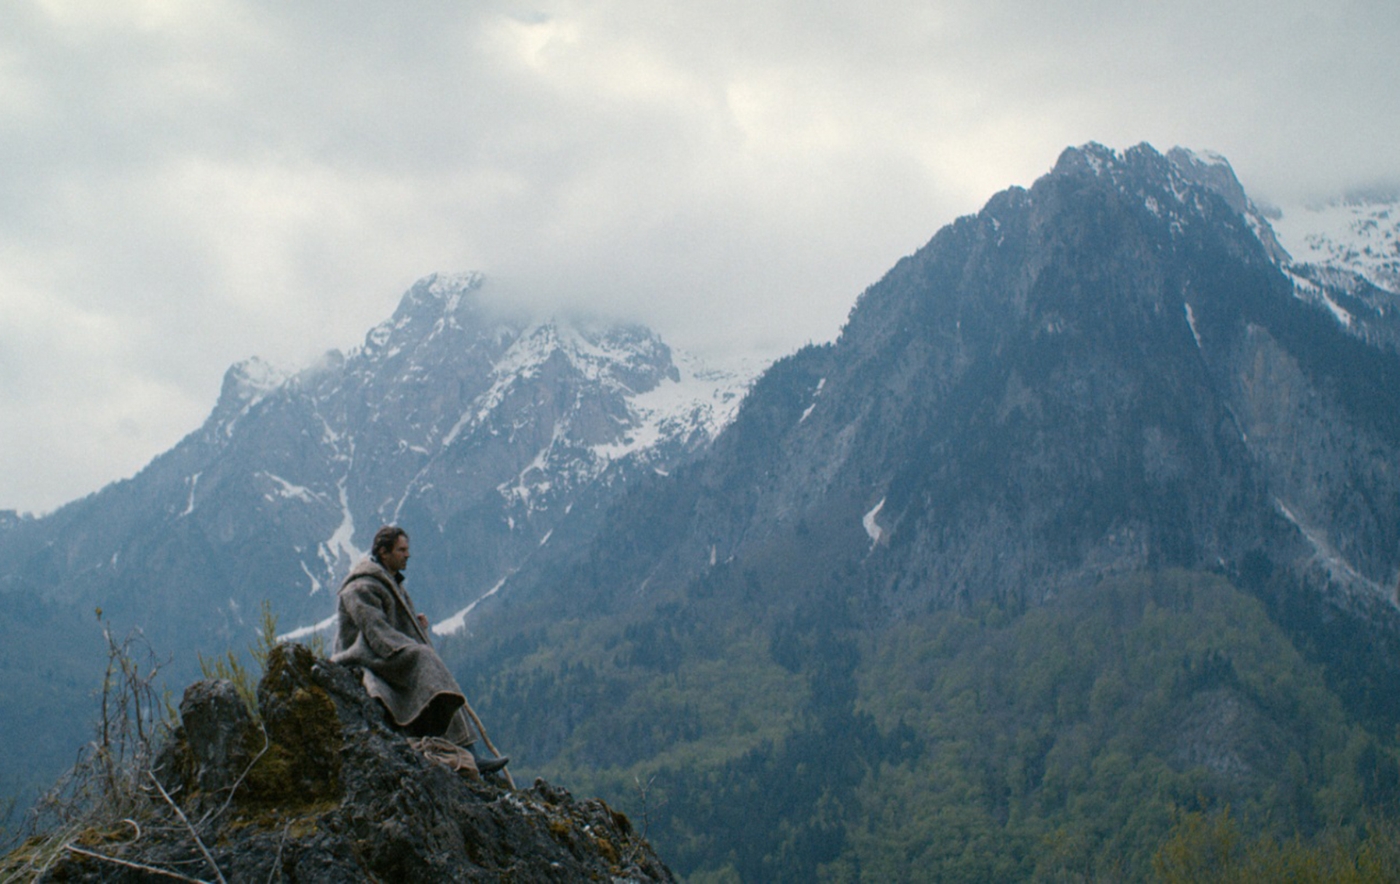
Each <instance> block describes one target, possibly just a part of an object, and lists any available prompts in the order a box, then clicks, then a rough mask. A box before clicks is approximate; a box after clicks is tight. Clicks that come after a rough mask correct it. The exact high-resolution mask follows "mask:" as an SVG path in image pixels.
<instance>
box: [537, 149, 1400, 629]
mask: <svg viewBox="0 0 1400 884" xmlns="http://www.w3.org/2000/svg"><path fill="white" fill-rule="evenodd" d="M1204 170H1209V171H1210V174H1209V175H1207V174H1205V171H1204ZM1202 182H1205V183H1202ZM1222 182H1223V183H1222ZM1227 184H1228V185H1229V186H1226V185H1227ZM1237 206H1238V207H1239V208H1237ZM1242 210H1243V211H1242ZM1292 269H1293V267H1292V265H1290V264H1288V263H1287V257H1286V253H1285V252H1283V250H1282V249H1281V248H1280V247H1279V246H1278V243H1277V241H1276V240H1275V239H1274V237H1273V236H1272V234H1271V233H1270V232H1269V230H1268V228H1267V225H1266V222H1265V221H1264V220H1263V219H1262V217H1261V216H1260V215H1258V214H1257V213H1256V212H1255V211H1254V210H1252V208H1251V204H1248V203H1247V201H1246V200H1245V197H1244V195H1243V190H1242V189H1241V188H1240V187H1239V184H1238V182H1237V181H1236V180H1235V178H1234V175H1233V173H1232V172H1230V170H1229V167H1228V165H1225V164H1223V162H1220V161H1215V162H1213V163H1206V162H1205V161H1202V160H1201V159H1200V158H1197V157H1195V156H1194V155H1190V154H1187V153H1185V152H1177V153H1175V154H1173V155H1172V156H1163V155H1161V154H1158V153H1157V152H1156V151H1154V150H1152V149H1151V148H1150V147H1147V146H1145V145H1144V146H1139V147H1137V148H1133V149H1130V150H1128V151H1126V152H1124V153H1121V154H1120V153H1117V152H1114V151H1112V150H1109V149H1107V148H1104V147H1101V146H1098V145H1088V146H1086V147H1084V148H1079V149H1071V150H1068V151H1066V152H1065V154H1064V155H1063V156H1062V157H1061V158H1060V160H1059V162H1058V163H1057V165H1056V167H1055V169H1054V170H1053V171H1052V172H1051V173H1050V174H1049V175H1047V176H1045V177H1044V178H1042V179H1041V180H1040V181H1038V182H1037V183H1036V184H1035V186H1034V187H1032V188H1031V189H1030V190H1022V189H1019V188H1012V189H1010V190H1008V191H1005V192H1003V193H1001V194H998V195H997V196H996V197H994V198H993V199H992V200H991V201H990V202H989V203H988V204H987V206H986V208H985V209H984V210H983V211H982V212H981V213H979V214H978V215H976V216H971V217H967V218H963V219H959V220H958V221H957V222H955V223H954V224H952V225H950V226H949V227H947V228H945V229H944V230H942V231H940V232H939V234H938V235H937V236H935V237H934V239H933V241H932V242H930V243H929V245H928V246H926V247H925V248H924V249H922V250H920V251H919V252H918V253H916V254H915V255H913V256H910V257H909V258H906V259H904V260H902V261H901V262H899V264H898V265H897V266H896V267H895V268H894V269H893V270H891V271H890V273H889V274H887V275H886V277H885V278H884V279H883V280H881V281H880V282H879V283H878V284H876V285H874V286H872V287H871V288H870V289H869V290H867V291H866V292H865V293H864V294H863V295H862V296H861V298H860V300H859V302H858V303H857V305H856V307H855V308H854V309H853V311H852V313H851V317H850V320H849V322H848V324H847V326H846V328H845V329H844V331H843V333H842V335H841V338H840V339H839V340H838V341H837V342H836V343H835V344H834V345H832V346H826V347H812V348H808V349H806V350H803V351H801V352H799V353H797V354H795V355H794V356H792V357H790V358H788V359H785V360H783V361H781V362H780V363H779V364H777V365H775V366H774V367H773V368H772V370H770V371H769V372H768V373H767V374H766V375H765V376H764V377H763V378H762V379H761V380H760V381H759V383H758V384H757V385H756V386H755V388H754V391H753V394H752V396H751V397H750V399H749V400H748V401H747V403H746V405H745V407H744V408H743V409H742V410H741V412H740V415H739V417H738V418H737V420H736V421H735V423H734V424H733V425H732V426H731V427H730V429H729V430H728V431H727V432H726V433H725V434H724V435H723V436H722V437H721V438H720V440H719V441H718V442H717V444H716V446H715V448H714V449H713V452H712V453H711V454H710V455H709V456H708V457H707V458H705V460H704V461H703V462H702V463H700V464H698V465H696V466H695V467H694V468H693V469H689V470H687V471H685V472H684V475H683V476H682V477H681V481H678V482H674V483H658V485H662V484H664V488H661V490H658V491H656V492H655V494H657V495H658V500H665V501H666V502H664V503H657V504H655V505H652V504H650V503H647V502H643V501H641V500H635V499H634V500H632V501H629V503H628V504H627V506H626V508H625V509H626V510H627V511H629V512H632V513H637V514H639V515H637V521H638V522H642V521H647V522H650V521H652V520H654V519H655V518H656V517H657V512H656V510H657V509H660V510H664V511H666V512H668V513H675V514H679V515H677V516H674V517H672V518H671V519H670V520H669V521H668V522H667V524H666V528H665V530H663V531H656V532H652V533H650V534H647V535H645V536H646V537H648V539H654V540H655V544H656V545H655V546H654V547H651V548H649V549H648V550H647V552H646V554H644V555H641V556H638V557H636V558H635V559H628V558H625V557H619V559H618V560H617V561H610V562H609V566H608V570H613V569H615V572H616V573H617V574H618V575H619V577H618V578H617V579H613V580H608V581H607V582H609V583H610V584H611V585H612V586H613V587H615V588H618V589H619V591H620V588H621V587H623V586H631V587H633V588H635V587H637V586H640V585H641V583H642V582H643V581H646V580H647V579H648V578H650V579H651V581H652V582H651V584H650V585H653V586H654V585H655V584H656V582H657V581H658V580H660V579H661V576H662V575H668V578H667V579H669V580H670V581H671V582H672V583H673V584H675V585H684V584H685V583H686V581H688V580H691V579H696V578H697V576H698V575H701V574H703V573H705V572H706V570H707V569H710V568H713V567H715V566H716V565H717V564H719V563H723V562H727V561H738V560H744V559H746V558H753V557H756V556H761V550H762V549H763V548H764V547H765V545H773V544H779V545H781V544H798V545H800V546H802V547H803V548H809V549H811V550H812V551H813V552H814V554H816V555H819V556H821V557H823V558H824V559H825V560H827V562H828V563H829V564H831V563H836V562H841V563H844V564H847V565H849V566H850V567H854V568H856V570H857V573H858V575H859V576H858V578H857V579H856V580H855V581H854V582H855V584H856V585H858V586H860V587H861V591H862V592H866V593H869V594H870V595H871V598H872V600H873V601H875V602H877V603H878V605H879V606H880V607H882V608H887V609H890V610H898V609H901V608H907V607H909V606H914V607H919V606H923V605H927V604H966V603H968V602H970V601H973V600H975V599H977V598H985V597H990V596H1001V595H1007V594H1010V595H1017V596H1022V595H1023V596H1026V600H1027V601H1028V602H1030V603H1035V602H1037V601H1039V600H1041V599H1043V598H1045V597H1048V596H1051V595H1053V594H1055V593H1057V592H1061V591H1064V589H1065V588H1066V587H1068V586H1071V585H1075V584H1078V583H1082V582H1083V581H1084V580H1086V579H1092V578H1093V577H1095V576H1097V575H1101V574H1104V573H1109V572H1113V571H1121V570H1125V569H1129V570H1130V569H1139V568H1144V567H1163V566H1182V567H1192V568H1210V569H1222V568H1223V569H1225V570H1227V571H1232V572H1238V571H1239V570H1240V569H1242V568H1244V567H1245V563H1246V560H1249V561H1251V562H1253V563H1254V564H1255V566H1260V567H1262V564H1261V563H1260V562H1259V560H1258V557H1259V556H1263V557H1264V558H1265V559H1267V560H1268V561H1269V562H1270V563H1272V565H1277V566H1279V567H1288V568H1294V569H1302V570H1304V571H1307V570H1315V571H1318V576H1319V579H1323V580H1324V581H1325V582H1328V583H1330V584H1331V585H1332V586H1333V588H1334V589H1335V590H1336V591H1337V593H1339V594H1341V595H1345V596H1346V597H1348V598H1350V599H1353V600H1354V601H1355V603H1356V604H1357V605H1359V606H1361V607H1363V608H1367V609H1368V610H1370V609H1375V611H1377V612H1379V611H1380V608H1379V607H1377V606H1378V605H1380V606H1384V605H1386V604H1388V597H1389V591H1390V587H1391V586H1392V585H1393V583H1394V577H1395V573H1396V570H1397V566H1400V534H1397V525H1400V484H1398V483H1397V477H1396V475H1395V472H1394V469H1393V466H1392V465H1393V464H1394V463H1396V462H1397V460H1396V455H1397V454H1400V451H1398V450H1397V449H1398V448H1400V434H1397V429H1400V425H1397V422H1396V419H1395V418H1394V417H1393V416H1394V415H1395V414H1397V413H1400V410H1397V407H1400V362H1398V361H1397V354H1396V351H1395V350H1394V349H1392V348H1390V347H1389V346H1386V345H1384V344H1383V343H1376V342H1374V339H1373V337H1372V336H1370V335H1368V334H1367V331H1366V330H1367V325H1366V324H1365V323H1364V322H1361V321H1357V320H1356V319H1355V317H1357V316H1359V315H1360V314H1361V312H1362V311H1361V310H1360V309H1359V307H1358V310H1357V312H1356V313H1353V314H1352V316H1353V321H1350V322H1343V321H1341V320H1340V319H1339V318H1338V316H1337V314H1336V313H1335V312H1334V311H1332V310H1330V309H1328V308H1327V307H1326V306H1325V303H1324V302H1323V300H1322V299H1320V298H1318V297H1315V295H1316V292H1315V291H1314V290H1313V288H1312V285H1313V284H1312V283H1306V284H1305V283H1296V284H1295V278H1294V277H1292V276H1290V275H1289V271H1291V270H1292ZM1327 295H1328V297H1333V298H1336V297H1340V294H1338V293H1336V292H1332V291H1328V292H1327ZM1389 298H1390V302H1389V304H1388V305H1386V306H1388V307H1390V308H1391V309H1390V310H1389V311H1386V312H1387V313H1390V312H1393V308H1394V306H1395V304H1394V302H1395V300H1396V296H1395V295H1393V294H1390V295H1389ZM1381 312H1382V311H1381V309H1379V308H1378V309H1377V310H1376V311H1374V314H1375V316H1376V317H1377V319H1381V318H1383V317H1382V316H1381ZM620 517H622V518H625V517H626V513H621V514H620ZM635 528H636V530H637V531H638V532H640V531H641V530H642V526H641V525H637V526H635ZM623 530H627V529H623ZM798 538H807V539H805V540H799V539H798ZM603 543H604V544H606V539H605V540H604V541H603ZM1251 557H1254V558H1251ZM633 561H635V562H636V563H637V564H636V565H635V567H634V566H633V564H632V562H633ZM658 562H659V565H658ZM1309 563H1311V564H1309ZM1272 565H1271V566H1272ZM551 579H555V578H551ZM598 579H599V580H600V581H602V580H603V579H604V578H603V576H602V574H601V573H600V574H599V577H598ZM838 582H839V583H840V584H841V585H842V586H843V587H845V588H847V589H849V586H850V582H851V581H849V580H847V579H845V578H842V579H840V580H839V581H838ZM1377 616H1382V615H1381V614H1379V613H1377Z"/></svg>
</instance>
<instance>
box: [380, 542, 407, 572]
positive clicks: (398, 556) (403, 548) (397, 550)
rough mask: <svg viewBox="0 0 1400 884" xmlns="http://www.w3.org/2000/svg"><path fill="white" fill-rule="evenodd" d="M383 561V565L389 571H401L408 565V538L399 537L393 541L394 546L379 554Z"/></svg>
mask: <svg viewBox="0 0 1400 884" xmlns="http://www.w3.org/2000/svg"><path fill="white" fill-rule="evenodd" d="M380 559H381V561H383V562H384V567H386V568H388V569H389V570H390V571H402V570H403V569H404V568H407V567H408V538H407V537H405V536H401V537H399V539H398V540H396V541H394V548H393V549H391V550H389V551H388V552H386V553H384V554H383V555H382V556H380Z"/></svg>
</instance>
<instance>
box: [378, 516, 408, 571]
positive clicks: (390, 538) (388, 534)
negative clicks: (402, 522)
mask: <svg viewBox="0 0 1400 884" xmlns="http://www.w3.org/2000/svg"><path fill="white" fill-rule="evenodd" d="M407 536H408V532H407V531H405V530H403V529H402V528H400V527H399V526H398V525H385V526H384V527H383V528H380V529H379V530H378V531H376V532H374V545H372V546H371V547H370V553H371V555H373V556H374V560H375V561H376V562H381V563H382V560H381V557H382V556H383V555H384V553H386V552H388V551H389V550H391V549H393V548H394V544H396V543H398V542H399V538H400V537H407Z"/></svg>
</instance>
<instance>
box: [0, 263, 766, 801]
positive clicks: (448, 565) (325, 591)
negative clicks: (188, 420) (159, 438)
mask: <svg viewBox="0 0 1400 884" xmlns="http://www.w3.org/2000/svg"><path fill="white" fill-rule="evenodd" d="M488 286H489V283H488V282H487V280H486V279H485V278H484V277H483V276H481V275H480V274H459V275H443V274H438V275H433V276H429V277H427V278H425V279H423V280H421V281H419V282H418V283H417V284H415V285H414V286H413V287H412V288H410V289H409V291H408V292H407V293H405V294H404V296H403V298H402V300H401V301H400V303H399V305H398V307H397V309H396V310H395V311H394V314H393V315H392V316H391V317H390V318H389V319H388V320H386V321H385V322H383V323H381V324H380V325H378V326H376V327H375V328H373V329H372V330H370V331H369V332H368V334H367V335H366V336H365V340H364V343H363V345H362V346H361V347H359V348H357V349H355V350H352V351H350V352H349V353H340V352H337V351H332V352H330V353H328V354H326V356H325V357H324V358H322V359H321V360H320V361H319V362H318V363H317V364H315V365H312V366H310V367H308V368H306V369H304V370H301V371H298V372H295V373H290V374H289V373H286V372H282V371H279V370H277V369H275V368H273V367H272V366H270V365H268V364H266V363H265V362H263V361H261V360H258V359H251V360H248V361H246V362H243V363H240V364H238V365H235V366H233V367H232V368H230V369H229V371H228V373H227V374H226V376H225V379H224V383H223V389H222V392H221V395H220V397H219V400H218V402H217V404H216V405H215V407H214V408H213V410H212V412H211V414H210V416H209V418H208V419H207V420H206V421H205V423H204V425H203V426H202V427H200V428H199V429H198V430H196V431H195V432H193V433H191V434H190V435H189V436H187V437H186V438H185V439H184V440H182V441H181V442H180V443H179V444H178V445H176V446H175V447H174V448H173V449H171V450H170V451H168V452H165V453H164V454H162V455H160V456H159V457H157V458H156V459H155V460H153V461H152V463H151V464H150V465H149V466H147V467H146V468H145V469H144V470H142V471H141V472H140V473H139V474H137V475H136V476H135V477H133V478H131V479H128V480H124V481H121V482H117V483H114V484H113V485H111V486H108V487H107V488H104V489H103V490H101V491H99V492H97V493H95V494H93V495H90V496H88V497H86V498H84V499H82V500H79V501H75V502H73V503H71V504H69V505H67V506H65V507H62V508H60V509H59V510H58V511H56V512H54V513H52V514H50V515H48V516H45V517H42V518H37V519H34V518H12V519H9V520H7V521H6V522H4V524H3V526H0V562H3V563H4V564H3V565H0V599H3V600H4V602H5V604H4V605H0V629H3V631H4V633H5V634H6V635H7V638H8V639H9V647H10V652H9V653H7V654H6V655H5V656H4V657H0V667H3V669H4V673H5V677H6V679H7V680H8V681H10V683H12V684H14V685H16V686H17V687H16V690H15V693H14V696H15V697H16V699H15V701H14V702H13V703H12V705H13V706H14V707H16V708H14V709H13V710H7V711H6V714H5V715H4V716H0V718H3V719H4V721H3V723H0V734H3V735H7V736H13V737H14V738H15V740H17V741H19V742H18V743H17V745H25V746H28V747H29V748H28V749H27V750H25V751H29V752H34V753H39V754H44V755H45V757H46V758H47V759H48V761H47V762H46V765H49V766H51V770H50V775H53V774H56V773H57V763H58V759H59V758H66V757H68V756H69V754H70V752H71V750H72V748H75V747H76V745H77V744H78V743H79V742H80V741H81V739H82V733H83V731H84V728H83V727H82V726H81V725H80V724H78V725H76V726H72V727H70V726H67V725H65V724H64V722H65V721H75V722H81V721H85V720H86V719H87V718H88V717H89V714H90V711H89V710H90V701H89V699H88V695H89V694H90V692H91V690H92V689H93V686H94V685H95V684H96V683H97V682H98V681H99V680H100V673H101V665H102V661H101V660H100V659H98V658H97V655H96V652H95V651H94V650H93V649H95V648H97V647H100V642H99V641H98V640H97V639H98V626H97V623H96V622H95V621H94V620H93V618H92V612H93V609H94V608H100V609H101V610H102V612H103V616H104V617H105V618H106V620H107V622H108V623H110V624H112V628H114V629H116V630H117V631H118V632H121V631H124V630H125V629H128V628H130V627H131V626H138V627H140V628H141V629H142V630H143V631H144V632H145V634H146V636H147V637H148V639H149V640H150V641H151V642H152V644H153V645H154V646H156V647H159V648H161V649H162V650H163V651H165V652H167V653H170V654H171V655H172V656H173V657H174V658H175V668H174V669H173V670H172V672H174V673H175V675H176V677H183V678H188V677H190V676H191V675H192V674H193V672H192V669H193V663H194V656H195V655H194V653H193V652H194V651H196V650H198V651H200V652H202V653H204V654H205V655H206V656H209V655H218V654H220V653H222V651H223V650H225V649H227V648H230V647H232V648H242V647H243V646H245V645H246V644H247V642H248V637H249V636H251V635H253V634H254V632H255V631H256V627H257V622H258V619H259V609H260V606H261V605H262V603H264V602H266V603H268V604H269V606H270V610H271V613H272V614H273V615H274V616H275V617H276V618H277V621H278V623H279V626H280V628H281V629H282V630H283V631H284V632H285V633H288V634H291V635H296V636H306V635H308V634H309V633H310V632H312V631H314V630H315V629H316V627H318V626H320V627H322V628H324V627H325V626H327V625H329V623H330V618H332V617H333V616H334V611H335V599H334V595H335V589H336V586H337V582H338V580H339V579H340V578H341V577H342V576H343V575H344V573H345V572H346V571H347V570H348V568H349V566H350V564H351V563H352V561H353V560H354V559H355V558H357V557H358V556H359V555H361V554H362V551H363V550H364V549H365V548H366V547H367V546H368V545H369V541H370V538H371V536H372V535H373V532H374V531H375V530H376V528H378V526H379V525H380V524H382V523H385V522H390V521H394V522H398V523H400V524H402V525H404V526H405V527H406V528H408V530H409V531H410V533H413V534H415V535H417V536H419V537H420V538H421V539H422V541H423V542H422V543H420V544H417V545H416V547H415V556H414V559H413V568H412V570H411V578H410V584H409V585H410V587H411V589H412V591H413V593H414V600H415V602H416V604H417V605H418V607H419V609H420V610H423V611H425V612H426V613H428V615H429V616H430V617H432V618H433V620H434V621H435V622H436V625H437V629H438V631H439V632H442V633H446V632H451V631H452V630H453V629H459V628H461V624H462V617H463V612H464V611H465V610H466V609H468V608H469V607H470V605H471V604H473V603H474V602H475V600H477V599H478V598H480V597H481V596H483V595H486V594H488V593H489V592H491V590H492V589H493V587H498V586H499V585H500V583H501V581H502V579H503V578H504V577H505V576H506V575H508V574H509V573H511V572H512V571H514V570H515V569H517V568H519V567H520V566H521V564H522V563H523V562H524V561H525V560H527V559H528V558H530V557H531V556H533V555H536V554H538V553H539V552H541V551H543V550H546V549H547V548H548V544H549V543H550V542H551V539H552V538H553V539H554V542H555V543H558V542H559V538H562V537H566V536H568V537H572V536H580V537H587V536H590V534H591V532H593V531H594V530H596V528H597V527H598V525H599V520H600V517H601V513H602V511H603V507H604V506H605V505H606V503H607V502H608V501H609V500H610V499H612V497H613V496H615V495H616V494H617V493H618V491H619V490H620V489H622V488H623V487H625V486H626V485H627V484H628V483H629V482H630V481H633V480H634V479H635V478H636V477H638V476H642V475H648V474H651V473H652V472H654V471H658V470H659V471H663V472H664V471H665V470H667V469H670V468H673V467H675V466H676V465H677V464H679V463H682V462H684V461H686V460H687V459H689V458H691V457H693V456H694V455H695V453H696V452H698V451H699V450H701V449H703V448H704V447H705V446H706V445H708V444H709V441H710V439H711V438H712V436H713V435H714V434H715V433H716V432H717V431H718V429H719V428H720V427H721V426H723V425H724V423H725V422H727V421H728V420H729V419H730V417H731V416H732V414H733V411H734V408H735V407H736V406H737V403H738V401H739V400H740V399H741V398H742V396H743V394H744V390H745V385H746V379H745V378H743V377H739V376H737V375H735V374H732V373H727V372H721V371H715V370H710V369H707V368H705V367H704V366H703V365H702V364H700V363H699V362H698V361H697V360H695V359H693V358H691V357H688V356H684V355H682V354H678V353H674V352H673V351H672V350H671V348H670V347H669V346H667V345H666V344H665V343H664V342H663V341H662V340H661V339H660V338H659V337H658V336H657V335H656V334H654V333H653V332H651V331H650V330H648V329H646V328H643V327H640V326H636V325H627V324H609V323H604V322H599V321H588V320H570V319H565V318H553V319H548V318H546V319H532V318H529V317H522V316H516V315H510V314H509V313H507V312H503V311H502V310H501V309H498V308H492V307H490V306H488V303H487V301H486V300H485V298H484V297H483V292H484V291H485V290H486V287H488ZM556 532H557V534H556ZM36 660H37V661H40V662H39V664H38V666H37V669H36V665H35V661H36ZM11 729H13V731H14V732H13V733H9V732H10V731H11ZM38 733H44V734H62V735H63V736H60V737H57V738H56V739H43V740H39V741H37V742H35V740H34V737H35V735H36V734H38ZM34 767H35V766H33V765H21V766H20V769H17V770H15V771H12V772H10V774H9V775H12V776H27V775H28V771H29V770H31V769H33V768H34ZM5 777H6V774H5V772H3V771H0V781H3V780H4V779H5Z"/></svg>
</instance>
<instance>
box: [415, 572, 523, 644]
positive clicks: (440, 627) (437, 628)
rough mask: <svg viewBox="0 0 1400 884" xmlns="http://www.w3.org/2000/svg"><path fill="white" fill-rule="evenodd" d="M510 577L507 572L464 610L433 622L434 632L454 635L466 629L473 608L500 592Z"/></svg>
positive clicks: (435, 633)
mask: <svg viewBox="0 0 1400 884" xmlns="http://www.w3.org/2000/svg"><path fill="white" fill-rule="evenodd" d="M509 579H510V575H509V574H507V575H506V576H504V577H502V578H501V579H500V581H499V582H497V584H496V585H495V586H493V587H491V588H490V589H489V590H487V591H486V592H485V593H484V594H483V595H482V596H481V597H480V598H478V599H477V600H476V601H474V602H472V603H471V604H470V605H467V606H466V607H465V608H463V609H462V610H460V611H458V612H457V613H455V614H453V615H452V616H451V617H448V618H447V619H446V620H444V621H442V622H441V623H434V624H433V634H434V635H453V634H454V633H458V632H461V631H462V630H463V629H465V628H466V626H467V615H468V614H470V613H471V612H472V609H473V608H475V607H476V606H477V605H479V604H481V603H482V602H483V601H485V600H486V599H489V598H490V597H491V596H493V595H495V594H496V593H498V592H500V590H501V587H502V586H505V585H506V581H507V580H509Z"/></svg>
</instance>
